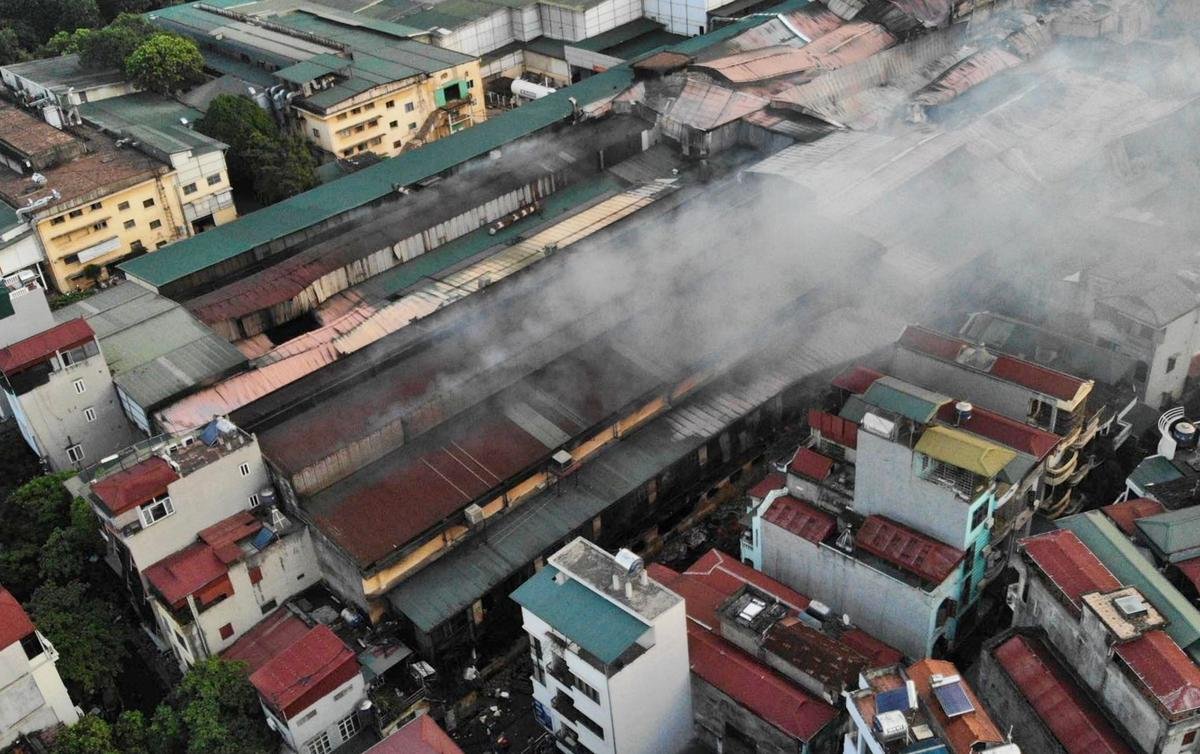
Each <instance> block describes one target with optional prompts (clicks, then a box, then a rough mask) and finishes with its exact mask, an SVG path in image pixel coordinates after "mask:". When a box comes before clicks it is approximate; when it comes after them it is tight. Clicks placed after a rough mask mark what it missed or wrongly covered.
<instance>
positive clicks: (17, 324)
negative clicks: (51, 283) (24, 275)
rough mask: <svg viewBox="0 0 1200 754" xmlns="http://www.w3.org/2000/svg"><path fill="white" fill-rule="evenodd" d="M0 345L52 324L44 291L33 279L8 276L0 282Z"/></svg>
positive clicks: (42, 330)
mask: <svg viewBox="0 0 1200 754" xmlns="http://www.w3.org/2000/svg"><path fill="white" fill-rule="evenodd" d="M0 320H3V321H4V327H3V328H0V348H3V347H5V346H10V345H12V344H13V343H16V342H17V341H20V340H25V339H26V338H30V337H33V336H34V335H37V334H38V333H41V332H44V331H46V330H49V329H50V328H51V327H54V316H53V315H52V314H51V313H50V304H49V303H48V302H47V301H46V293H45V291H43V290H42V287H41V286H40V285H39V284H38V283H37V281H36V280H27V281H25V282H21V281H18V280H16V279H15V278H10V279H7V280H5V281H3V283H0Z"/></svg>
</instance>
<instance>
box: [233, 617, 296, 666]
mask: <svg viewBox="0 0 1200 754" xmlns="http://www.w3.org/2000/svg"><path fill="white" fill-rule="evenodd" d="M307 633H308V624H306V623H305V622H304V621H302V620H300V619H299V618H297V617H296V616H295V615H293V614H292V613H291V611H289V610H288V609H287V608H286V607H283V608H278V609H276V610H275V612H273V613H271V614H270V615H269V616H267V617H266V618H264V619H263V620H261V621H259V623H258V625H256V626H255V627H254V628H252V629H250V630H249V631H247V632H246V633H245V634H243V635H242V637H241V638H240V639H238V640H237V641H235V642H234V643H233V644H231V645H230V646H229V647H228V648H227V649H226V650H225V651H224V652H222V653H221V657H223V658H225V659H226V660H233V661H236V662H244V663H246V672H247V673H254V671H256V670H258V669H259V668H261V667H262V666H263V665H266V664H267V663H268V662H269V661H270V660H271V659H273V658H274V657H275V656H276V655H278V654H279V653H280V652H282V651H283V650H285V649H287V648H288V647H290V646H292V645H293V644H295V643H296V642H298V641H300V640H301V639H303V638H304V636H305V634H307Z"/></svg>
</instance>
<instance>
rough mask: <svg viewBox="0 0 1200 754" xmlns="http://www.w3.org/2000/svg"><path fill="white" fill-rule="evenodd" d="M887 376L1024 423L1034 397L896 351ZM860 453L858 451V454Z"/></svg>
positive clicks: (935, 361)
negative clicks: (892, 376)
mask: <svg viewBox="0 0 1200 754" xmlns="http://www.w3.org/2000/svg"><path fill="white" fill-rule="evenodd" d="M888 373H889V374H892V375H894V376H896V377H899V378H900V379H902V380H905V381H908V382H912V383H914V384H916V385H920V386H921V387H923V388H926V389H929V390H937V391H938V392H940V393H942V394H944V395H949V396H952V397H954V398H956V399H959V400H966V401H970V402H971V403H974V404H976V405H978V406H983V407H984V408H990V409H991V410H993V411H998V412H1000V413H1001V414H1004V415H1005V416H1007V417H1009V418H1012V419H1016V420H1018V421H1025V419H1026V417H1027V416H1028V415H1029V404H1030V401H1031V400H1033V399H1034V398H1037V397H1038V394H1037V393H1035V392H1033V391H1032V390H1029V389H1027V388H1023V387H1021V386H1020V385H1017V384H1015V383H1012V382H1008V381H1006V380H1001V379H997V378H995V377H992V376H991V375H989V374H985V373H983V372H976V371H975V370H973V369H968V368H966V367H962V366H959V365H958V364H952V363H950V362H946V361H941V360H940V359H935V358H933V357H930V356H926V355H924V354H921V353H917V352H915V351H910V350H908V349H907V348H900V347H897V348H896V349H895V351H894V352H893V355H892V362H891V367H890V368H889V369H888ZM860 452H861V451H860Z"/></svg>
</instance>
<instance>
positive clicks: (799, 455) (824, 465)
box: [788, 448, 833, 482]
mask: <svg viewBox="0 0 1200 754" xmlns="http://www.w3.org/2000/svg"><path fill="white" fill-rule="evenodd" d="M832 469H833V459H832V458H829V457H827V456H823V455H821V454H820V453H818V452H816V451H815V450H810V449H808V448H800V449H799V450H797V451H796V454H795V455H794V456H792V462H791V463H790V464H789V465H788V471H790V472H792V473H793V474H799V475H800V476H805V477H808V478H809V479H815V480H817V481H818V482H819V481H821V480H823V479H825V478H826V477H828V476H829V472H830V470H832Z"/></svg>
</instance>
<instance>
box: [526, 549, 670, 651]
mask: <svg viewBox="0 0 1200 754" xmlns="http://www.w3.org/2000/svg"><path fill="white" fill-rule="evenodd" d="M558 573H559V571H558V569H557V568H555V567H554V566H549V565H548V566H546V567H545V568H543V569H542V570H540V571H538V572H537V573H536V574H534V575H533V576H532V577H531V578H530V579H529V580H528V581H526V582H525V583H524V584H521V586H519V587H517V590H516V591H515V592H513V593H512V598H513V600H514V601H516V603H517V604H518V605H520V606H521V607H523V608H525V609H526V610H528V611H529V612H531V613H533V614H534V615H536V616H537V617H539V618H541V619H542V620H544V621H545V622H546V623H548V624H550V627H551V628H553V629H554V630H555V631H557V632H559V633H560V634H562V635H563V636H565V637H566V638H568V639H570V640H571V641H573V642H575V643H576V644H578V645H579V646H580V647H582V648H583V649H584V650H585V651H587V652H588V653H590V654H592V655H594V656H595V657H596V658H597V659H599V660H600V661H601V662H603V663H605V664H612V663H614V662H616V661H617V659H618V658H619V657H620V656H621V655H622V654H624V653H625V650H627V649H629V648H630V647H631V646H633V645H634V643H635V642H637V640H638V639H639V638H640V637H641V636H642V634H644V633H646V631H648V630H650V625H649V624H648V623H646V622H644V621H642V620H641V619H640V618H637V617H636V616H634V615H632V614H631V613H629V612H627V611H626V610H624V609H622V608H620V607H618V606H617V605H616V604H615V603H613V602H612V601H610V600H607V599H605V598H604V597H602V596H600V595H599V594H596V593H595V592H594V591H592V590H591V589H588V588H587V587H586V586H584V585H583V584H580V583H579V582H578V581H576V580H575V579H573V578H569V577H568V578H566V580H565V581H564V582H563V583H561V584H560V583H558V581H557V580H556V579H555V577H556V576H557V575H558Z"/></svg>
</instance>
